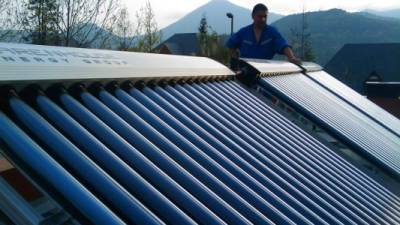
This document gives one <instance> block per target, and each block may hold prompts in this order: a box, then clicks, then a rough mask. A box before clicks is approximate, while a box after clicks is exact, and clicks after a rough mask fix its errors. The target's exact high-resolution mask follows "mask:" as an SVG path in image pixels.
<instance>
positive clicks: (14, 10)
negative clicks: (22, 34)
mask: <svg viewBox="0 0 400 225" xmlns="http://www.w3.org/2000/svg"><path fill="white" fill-rule="evenodd" d="M19 7H20V6H19V2H18V1H17V0H0V41H6V40H7V39H8V38H10V37H11V36H12V34H13V31H14V30H17V29H19V28H20V26H19V25H20V23H19V20H18V19H19V17H18V13H19Z"/></svg>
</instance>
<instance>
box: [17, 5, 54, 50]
mask: <svg viewBox="0 0 400 225" xmlns="http://www.w3.org/2000/svg"><path fill="white" fill-rule="evenodd" d="M58 8H59V7H58V3H57V2H56V0H29V1H28V2H27V3H26V9H27V12H26V14H25V17H24V20H23V26H24V30H25V31H28V32H27V33H28V35H27V36H25V39H26V40H28V41H30V42H31V43H33V44H39V45H59V42H60V39H59V32H58V29H57V23H58V19H59V11H58Z"/></svg>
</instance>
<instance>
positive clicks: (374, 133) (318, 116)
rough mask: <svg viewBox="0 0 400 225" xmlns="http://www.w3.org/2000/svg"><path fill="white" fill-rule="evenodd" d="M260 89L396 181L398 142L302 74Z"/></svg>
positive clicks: (271, 80)
mask: <svg viewBox="0 0 400 225" xmlns="http://www.w3.org/2000/svg"><path fill="white" fill-rule="evenodd" d="M260 85H261V86H263V87H265V88H266V89H268V91H271V92H273V93H275V94H277V95H278V96H279V97H280V98H282V99H284V100H285V101H287V102H288V103H289V104H290V105H291V106H293V107H295V108H296V109H297V110H299V111H301V112H303V113H305V114H306V115H307V116H308V117H309V119H312V120H313V121H315V122H316V123H317V124H319V125H321V126H322V127H324V128H325V129H327V130H328V131H330V133H331V134H332V135H333V136H335V137H337V138H339V140H342V141H344V142H345V143H347V144H349V145H350V146H351V147H352V148H354V149H355V150H357V151H358V152H359V153H360V154H362V155H364V156H366V157H367V158H369V159H370V160H372V161H373V162H375V163H377V164H379V165H380V166H381V167H383V168H384V169H386V170H387V171H388V172H389V173H391V174H393V175H395V176H397V177H400V138H399V137H398V136H396V135H395V134H393V133H392V132H390V131H389V130H387V129H386V128H384V127H382V126H381V125H380V124H378V123H376V122H375V121H374V120H372V119H371V118H370V117H368V116H366V115H365V114H363V113H361V112H360V111H359V110H357V109H356V108H354V107H353V106H351V105H349V104H348V103H347V102H346V101H343V100H342V99H341V98H339V97H337V96H336V95H335V94H333V93H331V92H330V91H328V90H326V89H325V88H324V87H322V86H320V85H319V84H317V83H315V82H314V81H312V80H310V79H309V78H308V77H306V76H305V75H303V74H295V75H290V76H276V77H268V78H263V79H261V80H260Z"/></svg>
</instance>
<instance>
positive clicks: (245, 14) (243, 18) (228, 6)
mask: <svg viewBox="0 0 400 225" xmlns="http://www.w3.org/2000/svg"><path fill="white" fill-rule="evenodd" d="M227 12H231V13H232V14H233V15H234V31H237V30H238V29H239V28H241V27H243V26H245V25H249V24H250V23H251V22H252V19H251V11H250V10H249V9H246V8H243V7H240V6H237V5H235V4H233V3H231V2H229V1H228V0H211V1H210V2H208V3H206V4H205V5H203V6H201V7H199V8H197V9H195V10H194V11H192V12H190V13H188V14H187V15H185V16H184V17H183V18H181V19H180V20H178V21H177V22H175V23H173V24H171V25H169V26H167V27H165V28H164V29H162V30H161V31H162V34H163V37H162V38H163V39H164V40H165V39H168V38H169V37H170V36H172V35H173V34H175V33H195V32H197V31H198V30H197V29H198V27H199V24H200V19H201V18H202V16H203V15H205V16H206V17H207V23H208V25H210V26H211V28H212V29H213V30H215V31H216V32H217V33H218V34H229V33H230V29H231V28H230V27H231V25H230V19H229V18H228V17H227V16H226V13H227ZM280 18H282V15H279V14H275V13H269V14H268V21H269V22H270V23H272V22H274V21H276V20H278V19H280Z"/></svg>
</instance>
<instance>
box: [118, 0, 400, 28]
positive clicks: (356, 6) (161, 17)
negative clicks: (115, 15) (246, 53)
mask: <svg viewBox="0 0 400 225" xmlns="http://www.w3.org/2000/svg"><path fill="white" fill-rule="evenodd" d="M122 1H123V3H124V4H125V5H126V6H127V7H128V9H129V12H130V13H131V17H132V18H134V14H135V12H136V11H138V10H139V9H140V7H142V6H143V5H145V3H146V1H147V0H122ZM149 1H150V4H151V6H152V8H153V10H154V13H155V15H156V21H157V23H158V26H159V28H163V27H165V26H168V25H169V24H171V23H173V22H175V21H177V20H179V19H180V18H182V17H183V16H185V15H186V14H188V13H190V12H191V11H193V10H194V9H196V8H198V7H199V6H201V5H204V4H206V3H207V2H208V1H209V0H169V1H168V0H149ZM230 1H231V2H232V3H234V4H237V5H240V6H242V7H245V8H249V9H251V8H252V7H253V6H254V5H255V4H257V3H264V4H266V5H267V6H268V8H269V10H270V12H275V13H280V14H283V15H288V14H292V13H298V12H301V11H302V9H303V1H300V0H284V1H282V0H268V1H262V0H230ZM304 8H305V11H317V10H327V9H331V8H340V9H344V10H346V11H350V12H354V11H361V10H364V9H374V10H386V9H394V8H400V0H378V1H377V0H304Z"/></svg>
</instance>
